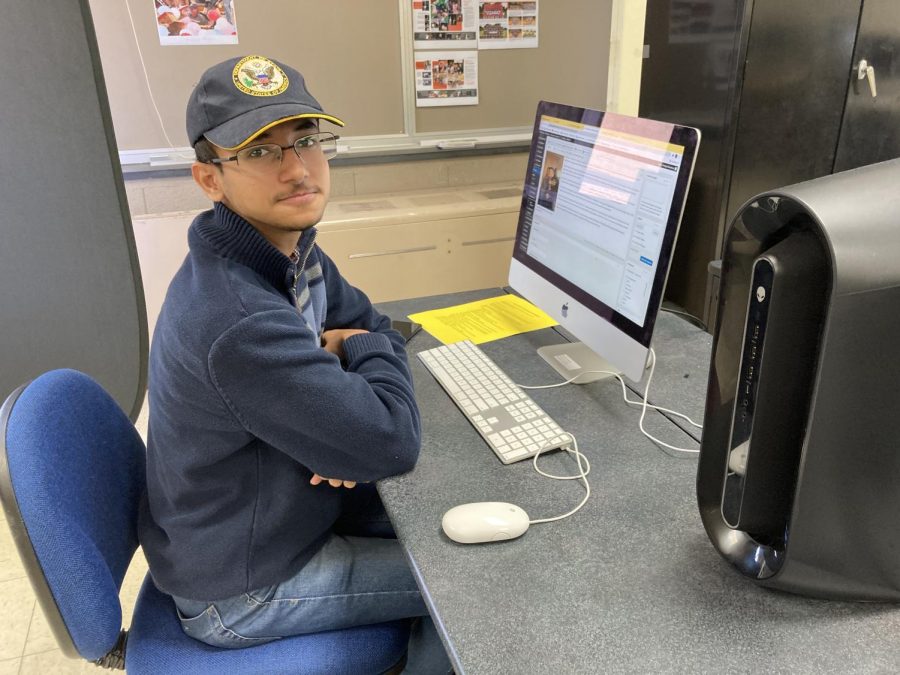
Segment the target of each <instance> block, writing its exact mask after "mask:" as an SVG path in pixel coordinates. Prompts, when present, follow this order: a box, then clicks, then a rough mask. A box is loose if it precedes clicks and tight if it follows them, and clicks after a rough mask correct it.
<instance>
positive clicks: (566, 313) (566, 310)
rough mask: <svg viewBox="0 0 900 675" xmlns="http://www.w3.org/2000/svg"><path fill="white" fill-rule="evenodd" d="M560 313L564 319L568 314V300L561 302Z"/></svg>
mask: <svg viewBox="0 0 900 675" xmlns="http://www.w3.org/2000/svg"><path fill="white" fill-rule="evenodd" d="M562 315H563V318H564V319H565V318H566V317H567V316H569V303H568V302H564V303H563V306H562Z"/></svg>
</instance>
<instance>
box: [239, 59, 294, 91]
mask: <svg viewBox="0 0 900 675" xmlns="http://www.w3.org/2000/svg"><path fill="white" fill-rule="evenodd" d="M231 78H232V80H233V81H234V86H235V87H237V88H238V89H239V90H241V91H242V92H244V93H245V94H250V95H251V96H276V95H277V94H280V93H281V92H283V91H284V90H285V89H287V86H288V77H287V75H285V74H284V71H283V70H282V69H281V68H279V67H278V66H277V65H275V63H273V62H272V61H270V60H269V59H267V58H265V57H263V56H248V57H247V58H244V59H241V60H240V61H238V64H237V65H236V66H235V67H234V70H233V71H231Z"/></svg>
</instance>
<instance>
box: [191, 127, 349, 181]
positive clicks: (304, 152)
mask: <svg viewBox="0 0 900 675" xmlns="http://www.w3.org/2000/svg"><path fill="white" fill-rule="evenodd" d="M339 138H340V136H336V135H335V134H332V133H330V132H327V131H322V132H319V133H316V134H310V135H309V136H302V137H301V138H298V139H297V140H296V141H294V142H293V143H292V144H291V145H278V144H277V143H264V144H262V145H251V146H250V147H247V148H243V149H241V150H238V151H237V153H236V154H235V155H233V156H232V157H216V158H214V159H210V160H208V161H207V164H224V163H225V162H237V164H238V166H241V167H244V168H245V169H249V170H252V171H257V172H267V171H275V170H277V169H278V168H279V167H281V160H282V158H283V157H284V151H285V150H291V149H293V150H294V152H296V153H297V157H299V158H300V160H301V161H302V162H303V163H304V164H306V162H307V160H317V159H321V158H322V157H324V158H325V159H326V160H330V159H331V158H332V157H334V156H335V155H337V141H338V139H339Z"/></svg>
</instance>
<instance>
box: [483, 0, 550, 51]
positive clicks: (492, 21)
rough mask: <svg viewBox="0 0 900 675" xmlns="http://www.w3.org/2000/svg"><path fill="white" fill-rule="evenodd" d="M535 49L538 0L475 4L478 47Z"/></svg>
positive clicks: (510, 0)
mask: <svg viewBox="0 0 900 675" xmlns="http://www.w3.org/2000/svg"><path fill="white" fill-rule="evenodd" d="M537 46H538V0H520V1H519V2H515V1H513V0H509V1H508V2H483V1H482V0H479V2H478V48H479V49H516V48H523V47H526V48H527V47H537Z"/></svg>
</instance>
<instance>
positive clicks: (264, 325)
mask: <svg viewBox="0 0 900 675" xmlns="http://www.w3.org/2000/svg"><path fill="white" fill-rule="evenodd" d="M188 243H189V246H190V252H189V253H188V256H187V258H186V259H185V261H184V264H183V265H182V266H181V268H180V269H179V271H178V273H177V274H176V275H175V278H174V279H173V281H172V283H171V285H170V287H169V291H168V294H167V295H166V299H165V302H164V304H163V308H162V311H161V312H160V315H159V319H158V320H157V324H156V329H155V331H154V336H153V343H152V346H151V351H150V382H149V397H150V420H149V436H148V442H147V493H146V495H145V498H144V500H143V503H142V505H141V512H140V518H139V536H140V540H141V544H142V546H143V548H144V551H145V553H146V556H147V560H148V562H149V564H150V571H151V573H152V575H153V578H154V580H155V582H156V584H157V585H158V586H159V587H160V588H161V589H162V590H163V591H166V592H167V593H170V594H173V595H178V596H180V597H183V598H192V599H196V600H218V599H223V598H227V597H231V596H234V595H237V594H240V593H243V592H245V591H248V590H252V589H255V588H259V587H262V586H267V585H270V584H274V583H277V582H280V581H283V580H284V579H287V578H289V577H290V576H292V575H293V574H295V573H296V572H297V571H298V570H299V569H300V568H301V567H302V566H303V565H304V564H305V563H306V562H307V561H308V560H309V558H310V557H311V556H312V555H313V554H314V553H315V551H317V550H318V548H319V546H321V543H322V542H323V540H324V538H325V536H326V535H327V534H328V532H329V529H330V528H331V526H332V525H333V523H334V521H335V520H336V518H337V517H338V515H339V513H340V508H341V492H340V490H337V489H335V488H332V487H330V486H328V485H319V486H312V485H310V484H309V480H310V478H311V477H312V475H313V473H318V474H319V475H321V476H325V477H328V478H340V479H344V480H355V481H374V480H378V479H380V478H384V477H386V476H391V475H394V474H398V473H402V472H404V471H408V470H409V469H411V468H412V467H413V465H414V464H415V461H416V459H417V457H418V452H419V441H420V428H419V413H418V409H417V408H416V401H415V397H414V394H413V387H412V378H411V376H410V373H409V368H408V363H407V360H406V354H405V351H404V343H403V339H402V338H401V337H400V335H399V333H397V332H395V331H393V330H391V329H390V320H389V319H388V318H387V317H385V316H382V315H380V314H379V313H378V312H376V311H375V310H374V309H373V308H372V305H371V304H370V302H369V300H368V298H366V296H365V295H364V294H363V293H362V292H360V291H359V290H357V289H356V288H354V287H352V286H351V285H350V284H348V283H347V282H346V281H345V280H344V279H343V278H342V277H341V275H340V273H339V272H338V270H337V268H336V267H335V266H334V263H333V262H332V261H331V260H330V259H329V258H328V256H326V255H325V254H324V253H323V252H322V251H321V250H320V249H319V248H318V246H316V245H315V229H310V230H307V231H306V232H304V233H303V235H302V237H301V239H300V243H299V246H298V250H299V253H300V258H299V262H298V263H297V264H295V263H293V262H292V261H291V259H290V258H288V257H286V256H285V255H283V254H282V253H281V252H279V251H278V250H277V249H276V248H275V247H273V246H272V245H271V244H269V242H268V241H266V240H265V239H264V238H263V237H262V236H261V235H260V234H259V233H258V232H257V230H255V229H254V228H253V227H252V226H251V225H250V224H249V223H247V221H245V220H244V219H243V218H241V217H240V216H238V215H237V214H235V213H234V212H232V211H230V210H229V209H228V208H227V207H225V206H223V205H221V204H216V206H215V208H214V209H213V210H211V211H206V212H204V213H202V214H200V215H199V216H198V217H197V218H196V219H195V220H194V222H193V224H192V225H191V228H190V230H189V233H188ZM331 328H363V329H366V330H368V331H371V332H370V333H365V334H360V335H355V336H352V337H349V338H348V339H346V340H345V341H344V354H345V360H344V363H343V364H342V363H341V362H340V360H339V359H338V358H337V357H336V356H335V355H333V354H331V353H330V352H327V351H325V350H324V349H323V348H322V347H321V346H320V344H321V342H320V339H321V333H322V331H323V330H328V329H331Z"/></svg>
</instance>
